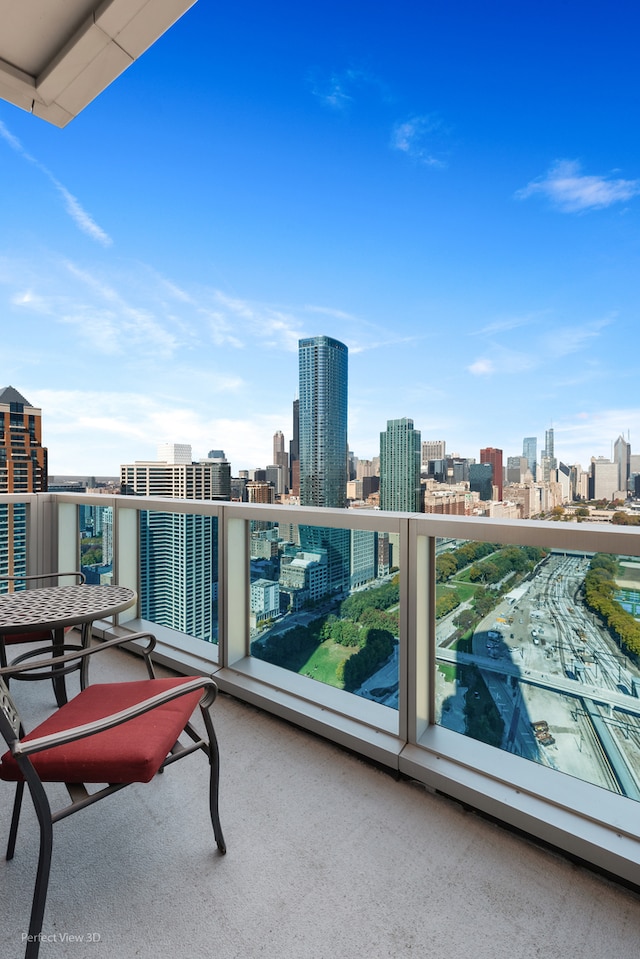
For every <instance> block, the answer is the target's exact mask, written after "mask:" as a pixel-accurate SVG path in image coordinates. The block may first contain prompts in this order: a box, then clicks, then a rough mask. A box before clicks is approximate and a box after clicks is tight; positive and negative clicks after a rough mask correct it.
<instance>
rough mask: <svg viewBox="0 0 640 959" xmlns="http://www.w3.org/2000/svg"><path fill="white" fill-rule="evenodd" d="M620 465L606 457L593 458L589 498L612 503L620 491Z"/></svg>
mask: <svg viewBox="0 0 640 959" xmlns="http://www.w3.org/2000/svg"><path fill="white" fill-rule="evenodd" d="M618 478H619V476H618V464H617V463H612V462H611V460H608V459H606V458H605V457H604V456H598V457H595V456H592V457H591V476H590V481H589V498H590V499H598V500H608V501H611V500H612V499H613V498H614V497H615V494H616V492H617V491H618Z"/></svg>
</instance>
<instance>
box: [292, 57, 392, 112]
mask: <svg viewBox="0 0 640 959" xmlns="http://www.w3.org/2000/svg"><path fill="white" fill-rule="evenodd" d="M309 87H310V89H311V92H312V94H313V95H314V96H315V97H316V99H318V100H319V101H320V102H321V103H322V104H324V106H327V107H329V108H330V109H331V110H334V111H335V112H337V113H343V112H345V111H346V110H347V109H349V108H350V107H351V106H352V105H353V104H354V103H355V102H356V100H357V99H358V98H359V96H361V95H362V94H363V93H364V91H366V90H367V89H368V90H373V91H374V93H376V94H378V95H379V98H380V99H381V100H382V101H388V100H390V99H391V97H390V94H389V91H388V89H387V87H386V85H385V84H384V83H383V82H382V81H381V80H380V79H379V78H378V77H376V76H375V75H374V74H373V73H371V71H369V70H366V69H362V68H360V67H348V68H347V69H346V70H342V71H336V72H334V73H332V74H331V75H330V76H329V77H322V78H319V77H317V76H315V77H310V79H309Z"/></svg>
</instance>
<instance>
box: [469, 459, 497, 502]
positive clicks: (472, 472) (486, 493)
mask: <svg viewBox="0 0 640 959" xmlns="http://www.w3.org/2000/svg"><path fill="white" fill-rule="evenodd" d="M469 489H470V490H471V492H472V493H478V494H479V496H480V499H481V500H491V499H493V466H492V465H491V463H471V464H470V466H469Z"/></svg>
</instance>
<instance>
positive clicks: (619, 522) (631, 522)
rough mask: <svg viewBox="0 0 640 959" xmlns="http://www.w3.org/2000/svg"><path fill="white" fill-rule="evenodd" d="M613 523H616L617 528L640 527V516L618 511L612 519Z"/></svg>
mask: <svg viewBox="0 0 640 959" xmlns="http://www.w3.org/2000/svg"><path fill="white" fill-rule="evenodd" d="M611 522H612V523H615V524H616V526H640V516H634V515H633V514H632V513H623V512H621V510H616V512H615V513H614V514H613V516H612V517H611Z"/></svg>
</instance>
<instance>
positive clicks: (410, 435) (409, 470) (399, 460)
mask: <svg viewBox="0 0 640 959" xmlns="http://www.w3.org/2000/svg"><path fill="white" fill-rule="evenodd" d="M420 499H421V490H420V431H419V430H415V429H414V428H413V420H412V419H408V418H407V417H404V418H403V419H400V420H387V429H386V432H384V433H380V509H387V510H395V511H402V512H409V513H419V512H420V509H421V503H420Z"/></svg>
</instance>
